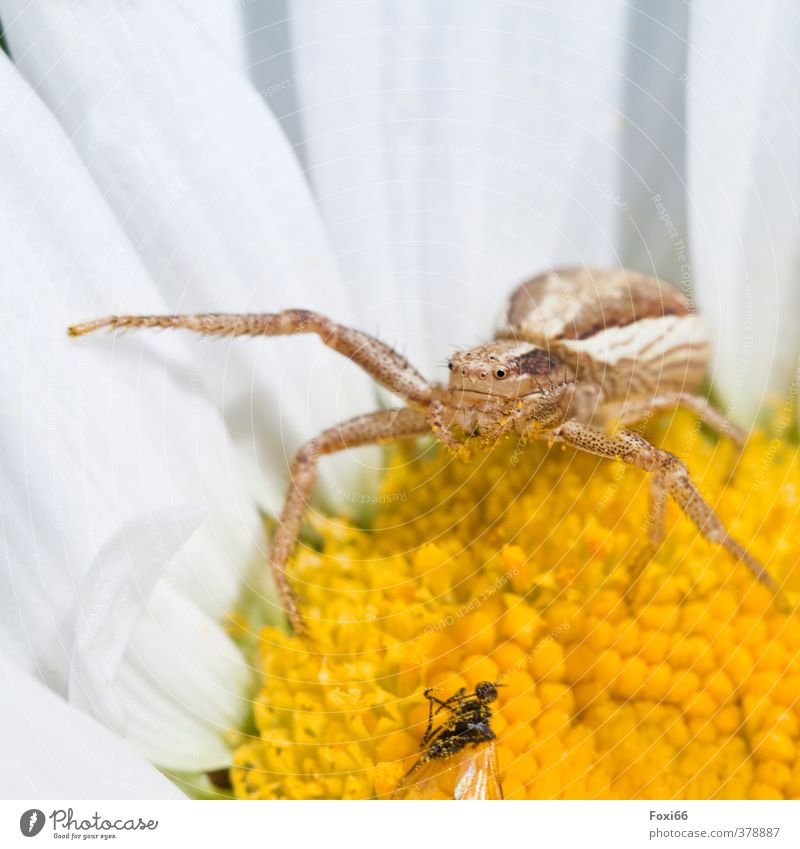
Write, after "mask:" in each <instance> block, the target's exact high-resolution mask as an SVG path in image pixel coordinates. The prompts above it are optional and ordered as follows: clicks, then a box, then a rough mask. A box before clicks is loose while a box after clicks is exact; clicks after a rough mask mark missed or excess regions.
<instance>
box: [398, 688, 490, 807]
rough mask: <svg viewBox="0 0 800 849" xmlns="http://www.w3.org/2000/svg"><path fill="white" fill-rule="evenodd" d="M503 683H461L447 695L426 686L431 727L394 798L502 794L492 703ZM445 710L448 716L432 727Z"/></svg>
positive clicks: (474, 797)
mask: <svg viewBox="0 0 800 849" xmlns="http://www.w3.org/2000/svg"><path fill="white" fill-rule="evenodd" d="M500 686H502V685H501V684H496V683H492V682H491V681H481V683H480V684H478V686H477V687H475V692H474V693H468V692H467V690H466V688H465V687H462V688H461V689H460V690H459V691H458V692H457V693H455V694H454V695H452V696H450V698H449V699H444V700H442V699H439V698H437V697H436V696H435V695H433V694H434V693H435V692H436V691H435V690H434V689H428V690H425V698H426V699H427V700H428V703H429V710H428V727H427V728H426V730H425V734H424V735H423V737H422V743H421V748H422V755H421V756H420V758H419V759H418V760H417V762H416V763H415V764H414V766H412V767H411V769H410V770H409V771H408V772H407V773H406V774H405V775H404V776H403V777H402V778H401V779H400V782H399V784H398V785H397V789H396V790H395V791H394V793H393V794H392V798H393V799H436V798H438V799H445V798H446V799H459V800H463V799H502V798H503V788H502V787H501V785H500V777H499V774H498V767H497V752H496V751H495V746H494V740H495V733H494V731H492V728H491V719H492V708H491V703H492V702H494V701H496V700H497V688H498V687H500ZM443 711H446V716H445V718H444V719H443V721H442V722H440V723H439V724H438V725H436V726H435V727H434V721H435V719H436V717H438V716H439V715H440V714H441V713H442V712H443Z"/></svg>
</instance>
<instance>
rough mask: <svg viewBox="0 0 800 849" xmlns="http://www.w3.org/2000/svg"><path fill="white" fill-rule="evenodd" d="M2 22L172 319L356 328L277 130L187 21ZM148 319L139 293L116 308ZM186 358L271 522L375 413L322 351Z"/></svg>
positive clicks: (295, 348)
mask: <svg viewBox="0 0 800 849" xmlns="http://www.w3.org/2000/svg"><path fill="white" fill-rule="evenodd" d="M0 14H2V15H3V20H4V22H6V23H7V38H8V40H9V43H10V45H11V48H12V51H13V53H14V56H15V59H16V61H17V62H18V64H19V67H20V69H21V70H22V72H23V73H24V74H25V75H26V76H27V78H28V79H29V80H30V81H31V82H32V84H33V85H34V86H35V87H36V90H37V92H38V93H39V94H40V95H41V97H42V98H44V100H45V101H46V102H47V103H48V104H49V105H50V107H51V108H52V109H53V111H54V113H55V114H56V115H57V117H58V119H59V120H60V121H61V123H62V125H63V126H64V128H65V129H66V131H67V134H68V135H69V136H70V138H71V139H72V141H73V144H74V145H75V148H76V150H77V151H78V152H79V154H80V155H81V156H82V157H83V159H84V161H85V163H86V165H87V167H88V169H89V170H90V172H91V174H92V176H93V177H94V179H95V180H96V182H97V184H98V185H99V186H100V188H101V190H102V192H103V194H104V196H105V197H106V198H107V200H108V202H109V204H110V205H111V206H112V208H113V209H114V210H115V211H116V213H117V216H118V218H119V220H120V222H121V223H122V226H123V227H124V228H125V229H126V231H127V232H128V234H129V236H130V238H131V241H132V242H133V244H134V245H135V246H136V247H137V249H138V250H139V252H140V255H141V257H142V260H143V262H144V263H145V264H146V266H147V268H148V269H149V270H150V272H151V275H152V277H153V279H155V280H157V281H158V285H159V289H160V291H161V292H162V294H163V295H164V297H165V299H166V300H167V302H168V304H169V306H170V308H171V309H175V310H181V311H195V310H214V311H239V310H244V311H259V312H268V311H272V310H275V309H279V308H282V307H286V306H306V307H308V306H313V307H314V308H316V309H318V310H320V311H323V312H326V313H329V314H331V315H332V316H334V317H336V318H338V319H340V320H343V321H348V322H352V321H358V320H359V317H358V316H356V315H354V314H353V310H352V309H351V307H350V306H349V297H348V292H347V289H346V287H345V286H343V285H342V281H341V280H340V278H339V276H338V274H337V271H336V269H335V267H334V264H333V262H332V259H331V256H330V253H329V251H328V247H327V242H326V238H325V234H324V232H323V230H322V225H321V223H320V221H319V218H318V216H317V214H316V211H315V209H314V204H313V201H312V199H311V196H310V194H309V192H308V190H307V187H306V184H305V180H304V178H303V175H302V173H301V171H300V169H299V167H298V165H297V162H296V159H295V156H294V153H293V151H292V150H291V148H290V147H289V145H288V144H287V142H286V139H285V137H284V135H283V133H282V132H281V130H280V127H279V125H278V123H277V122H276V121H275V119H274V118H273V116H272V115H271V114H270V112H269V110H268V108H267V107H266V105H265V104H264V102H263V100H262V99H261V98H260V97H259V95H258V93H257V92H256V91H255V89H254V88H253V87H252V85H251V84H250V83H249V82H248V81H247V80H246V79H245V78H244V76H243V75H242V74H241V72H240V71H238V70H236V69H235V68H233V67H232V66H231V64H230V63H228V62H226V61H224V60H223V59H222V58H221V57H220V56H219V53H218V51H217V50H216V48H215V45H214V43H213V41H211V40H210V39H209V37H208V34H207V33H206V32H205V29H204V27H203V25H202V24H200V23H199V22H198V20H197V19H196V17H195V16H193V15H189V14H187V13H186V11H185V9H184V8H183V6H182V5H177V6H176V5H175V4H165V3H160V2H157V0H147V2H142V3H137V4H119V5H114V6H111V7H110V6H109V5H108V4H107V3H105V2H102V0H89V2H82V3H80V4H70V5H65V4H63V3H58V2H53V0H33V2H31V0H4V2H3V3H2V4H0ZM144 306H145V305H144V304H143V303H142V301H141V300H140V299H138V298H137V297H135V296H134V297H129V298H127V299H125V300H124V301H122V300H119V301H118V302H117V304H116V305H115V310H116V311H119V310H120V309H127V310H129V311H134V312H138V311H141V310H142V309H143V308H144ZM120 344H122V343H120ZM126 344H127V343H126ZM162 344H167V343H166V342H164V343H162ZM192 350H193V351H195V352H196V356H197V358H198V360H199V359H200V358H201V357H202V366H201V368H200V369H199V371H200V373H201V375H202V379H203V380H204V381H205V382H206V384H207V386H208V387H209V388H210V394H211V396H212V397H213V398H214V399H215V401H219V400H220V399H221V400H222V402H223V404H224V411H225V416H226V420H227V422H228V424H229V426H230V429H231V432H232V434H233V437H234V439H235V440H236V442H237V445H238V446H239V448H240V452H241V456H242V459H243V466H244V468H245V469H246V470H247V471H248V472H249V474H250V476H251V478H252V479H253V482H254V484H255V488H256V492H257V495H258V497H259V499H260V501H261V503H262V504H264V505H265V506H267V507H268V508H269V509H270V510H272V511H273V512H274V511H276V510H277V508H278V506H279V505H280V502H281V500H282V497H283V489H284V480H285V474H286V472H285V470H286V465H287V455H289V456H290V455H291V454H292V453H293V452H294V451H295V450H296V449H297V447H298V446H299V444H300V443H301V442H302V441H303V440H304V439H306V438H308V437H309V436H311V435H313V434H314V433H316V432H318V431H319V430H320V429H321V427H322V426H324V425H333V424H335V423H336V422H337V421H339V420H341V419H343V418H347V417H349V416H352V415H354V414H355V413H359V412H365V411H368V410H369V409H370V408H371V407H372V406H374V391H373V389H372V387H371V385H370V382H369V381H368V380H367V379H366V378H365V377H364V376H363V375H362V374H361V373H360V372H358V370H357V369H356V368H355V367H354V366H352V365H351V364H349V363H342V361H341V359H340V358H338V357H337V356H336V355H335V354H333V353H332V352H329V351H325V350H324V349H322V346H321V345H320V344H319V342H318V341H317V340H316V339H309V338H301V339H294V340H275V339H272V340H266V341H264V340H261V341H256V342H254V341H251V340H241V339H239V340H233V341H232V342H231V341H230V340H225V341H216V342H215V343H214V344H213V345H207V346H205V345H202V343H201V342H199V341H195V342H193V345H192ZM351 465H352V464H351Z"/></svg>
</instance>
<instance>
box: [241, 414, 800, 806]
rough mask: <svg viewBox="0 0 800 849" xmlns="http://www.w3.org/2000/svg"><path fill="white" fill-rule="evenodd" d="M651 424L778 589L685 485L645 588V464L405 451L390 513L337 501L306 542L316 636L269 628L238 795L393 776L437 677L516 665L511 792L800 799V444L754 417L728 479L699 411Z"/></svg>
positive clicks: (333, 792) (306, 602)
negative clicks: (762, 578) (641, 564)
mask: <svg viewBox="0 0 800 849" xmlns="http://www.w3.org/2000/svg"><path fill="white" fill-rule="evenodd" d="M652 436H653V438H654V440H656V441H658V442H660V443H661V444H663V445H664V446H665V447H666V448H668V449H669V450H671V451H673V452H674V453H676V454H678V455H679V456H681V457H682V458H683V459H684V460H686V461H687V463H688V465H689V467H690V469H691V470H692V473H693V475H694V476H695V478H696V480H697V481H698V484H699V486H700V488H701V490H702V491H703V492H704V493H705V494H706V495H707V496H709V497H711V498H712V499H713V506H714V509H715V510H717V511H718V512H719V514H720V515H721V517H722V518H723V520H724V521H725V522H726V524H727V526H728V527H729V528H730V529H731V532H732V533H733V534H734V535H735V536H736V537H737V538H738V539H740V540H742V541H743V542H745V543H746V545H747V546H748V548H749V550H750V551H752V553H753V554H754V555H755V556H756V557H758V558H759V559H760V560H761V562H763V563H764V564H765V565H766V566H767V568H768V569H769V570H770V572H771V574H772V575H773V576H774V577H775V578H776V579H777V580H778V582H779V583H781V584H782V585H783V587H784V593H783V596H782V598H781V599H780V600H779V601H776V599H775V598H774V597H773V595H772V594H771V592H770V591H769V590H768V589H767V588H765V587H764V586H762V585H760V584H758V583H756V582H755V581H754V579H753V577H752V575H751V574H750V573H749V572H748V570H747V569H746V568H745V567H744V566H743V565H742V564H737V563H735V562H734V561H733V560H732V559H731V558H730V557H729V555H727V554H726V553H725V552H724V551H723V550H720V549H718V548H716V547H714V546H712V545H710V544H709V543H707V542H706V541H705V540H704V539H703V538H702V537H701V536H700V534H699V533H698V532H697V529H696V528H695V527H694V526H693V525H692V524H691V523H690V522H689V521H688V520H687V519H685V518H684V517H683V516H682V514H680V513H679V511H678V510H677V509H673V508H672V506H671V507H670V511H669V513H668V528H667V538H666V541H665V542H664V544H663V546H662V547H661V549H660V550H659V552H658V553H657V555H656V557H655V559H654V560H653V562H652V563H650V564H649V566H648V567H647V568H646V569H645V571H644V573H643V575H642V577H641V578H640V580H639V581H638V582H637V583H636V585H635V586H634V587H633V588H631V587H630V586H629V569H628V566H629V564H630V563H631V561H632V560H633V559H634V557H635V552H636V550H637V548H638V547H639V546H640V545H641V544H642V542H643V540H644V539H645V536H646V533H647V530H646V529H647V515H646V514H647V490H648V483H647V479H646V476H645V475H644V474H643V473H641V472H638V471H636V470H630V469H626V468H624V467H622V466H621V465H619V464H617V463H612V462H607V461H601V460H596V459H595V458H592V457H590V456H588V455H585V454H578V453H575V452H572V451H562V450H561V449H557V448H555V449H548V447H547V446H546V445H541V444H539V443H532V444H529V445H527V446H525V447H524V450H522V448H521V446H519V445H515V444H514V443H513V442H509V443H504V444H502V445H500V446H498V447H497V448H496V449H494V450H492V451H491V452H489V453H487V454H480V453H477V452H476V454H475V456H474V460H473V462H472V463H470V464H465V463H463V462H461V461H460V460H456V459H454V458H453V457H451V456H448V455H447V454H446V453H445V452H432V453H431V454H430V456H429V458H428V459H426V460H415V461H413V462H409V458H410V453H409V452H408V451H406V450H404V449H396V450H393V453H392V454H391V455H390V456H391V458H392V463H393V465H392V468H391V469H390V471H389V472H388V473H387V474H386V475H385V478H384V480H383V484H382V490H383V495H382V498H380V499H379V503H380V504H381V505H382V506H381V508H380V511H379V512H378V514H377V517H376V519H375V522H374V527H373V528H372V529H371V530H369V531H362V530H357V529H355V528H353V527H351V526H349V525H348V524H347V523H346V522H344V520H336V521H335V522H334V520H332V519H331V520H328V521H322V520H319V519H318V520H317V526H318V527H317V529H318V530H319V531H320V533H321V537H322V539H323V544H322V550H321V551H316V550H312V549H310V548H308V547H305V546H301V547H299V549H298V554H297V556H296V559H295V562H294V564H293V568H292V579H293V583H294V586H295V587H296V589H297V592H298V595H299V596H300V598H301V600H302V602H303V612H304V614H305V616H306V617H307V620H308V622H309V624H310V632H311V636H312V638H313V648H312V647H311V646H312V643H309V642H307V641H304V640H302V639H300V638H297V637H291V636H287V635H286V634H285V633H283V632H281V631H280V630H277V629H274V628H273V629H264V630H263V631H262V632H261V633H260V635H259V641H258V647H257V650H256V656H255V663H256V664H257V666H258V668H259V669H260V670H261V671H262V675H263V679H262V685H261V689H260V692H259V694H258V696H257V698H256V700H255V702H254V705H253V712H254V720H255V727H256V729H257V732H256V734H254V735H252V736H249V737H247V736H245V735H242V742H241V744H240V745H239V746H238V747H237V749H236V751H235V753H234V767H233V770H232V773H231V775H232V780H233V786H234V792H235V794H236V795H237V796H239V797H243V798H259V799H268V798H296V799H305V798H368V797H388V796H390V795H391V793H392V791H393V790H394V788H395V787H396V785H397V782H398V781H399V779H400V778H401V776H403V774H404V773H405V772H406V771H407V770H408V769H409V767H410V766H411V765H412V764H413V763H414V762H415V760H416V759H417V758H418V757H419V754H420V740H421V738H422V735H423V732H424V730H425V725H426V721H427V710H428V708H427V703H426V700H425V699H424V698H423V695H422V694H423V690H424V689H425V688H426V687H439V688H441V691H442V693H443V694H445V695H451V694H452V693H454V692H455V691H457V690H458V689H459V688H460V687H466V688H468V689H472V688H474V687H475V685H476V684H477V683H478V682H479V681H497V682H501V683H503V684H505V685H506V686H505V687H503V688H501V690H500V691H499V699H498V701H497V702H496V703H495V705H494V707H495V708H496V709H495V711H494V716H493V718H492V728H493V730H494V731H495V733H496V735H497V743H496V745H497V756H498V763H499V767H500V777H501V781H502V784H503V789H504V793H505V796H506V798H512V799H513V798H531V799H559V798H564V799H594V798H622V799H631V798H657V799H665V798H666V799H671V798H674V799H691V798H695V799H698V798H721V799H744V798H756V799H781V798H800V757H798V754H799V753H800V701H799V700H800V654H799V652H800V617H798V615H797V613H795V612H792V609H793V607H794V606H795V604H796V602H797V600H798V595H799V594H798V590H800V568H799V567H798V560H800V543H798V540H800V464H799V463H798V454H797V451H796V449H795V448H794V447H791V446H789V445H786V444H783V443H777V445H776V442H775V440H770V439H768V438H766V437H764V436H760V435H758V434H756V435H754V436H753V437H752V438H751V440H750V442H749V444H748V446H747V449H746V451H745V453H744V455H743V458H742V460H741V461H740V463H739V465H738V468H737V470H736V474H735V477H734V478H733V480H732V481H730V482H726V477H727V474H728V471H729V466H730V460H731V456H732V449H731V448H730V447H729V446H728V445H726V444H724V443H716V442H714V441H710V440H708V439H706V438H705V436H704V435H703V434H702V433H701V432H700V431H699V430H698V427H697V425H696V422H695V421H694V420H693V419H692V418H690V417H689V416H683V415H681V416H677V417H676V418H675V421H674V423H673V425H672V427H671V428H670V430H669V432H668V433H666V434H665V433H662V432H654V433H653V434H652ZM715 494H719V495H718V496H715ZM239 627H240V628H241V627H244V628H246V627H247V625H246V623H242V622H241V620H240V626H239Z"/></svg>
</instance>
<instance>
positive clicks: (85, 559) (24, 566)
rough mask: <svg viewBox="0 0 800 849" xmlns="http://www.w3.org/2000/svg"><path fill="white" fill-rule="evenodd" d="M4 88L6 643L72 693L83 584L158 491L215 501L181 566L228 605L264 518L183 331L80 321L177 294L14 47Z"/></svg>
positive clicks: (4, 64)
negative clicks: (202, 386)
mask: <svg viewBox="0 0 800 849" xmlns="http://www.w3.org/2000/svg"><path fill="white" fill-rule="evenodd" d="M0 104H2V106H3V109H4V114H5V121H4V124H3V128H2V133H0V186H1V187H2V188H0V232H3V233H4V235H5V240H4V250H3V261H2V263H0V281H1V282H2V286H1V287H0V298H1V299H2V310H0V315H1V316H2V318H0V321H2V333H0V385H2V390H3V404H2V405H0V430H2V433H3V440H2V442H1V443H0V458H1V460H2V467H3V472H4V473H3V485H2V489H0V521H1V522H2V531H3V538H4V548H3V551H2V560H0V647H5V648H6V649H8V650H9V651H12V652H13V653H14V654H15V656H16V657H17V658H18V659H19V661H20V663H22V664H23V665H25V666H26V667H27V668H29V669H32V670H35V671H36V672H37V674H38V675H40V676H41V677H42V678H43V679H44V680H45V681H47V682H48V683H49V684H50V685H51V686H53V687H54V688H56V689H57V690H59V692H61V693H64V692H66V684H67V676H68V669H69V660H70V657H71V654H72V647H73V645H72V641H73V626H74V622H75V600H76V596H77V592H78V587H79V586H80V584H81V581H82V579H83V577H84V575H85V573H86V570H87V569H88V567H89V564H90V562H91V560H92V558H93V556H94V554H95V553H96V551H97V550H98V549H99V547H100V545H101V544H102V543H103V542H104V541H105V540H106V539H107V538H108V537H109V535H110V534H111V532H112V530H115V529H118V528H119V527H121V526H122V525H123V524H124V523H125V521H126V520H127V519H128V518H129V517H130V516H132V515H135V514H137V513H140V512H142V511H145V510H147V509H150V508H151V507H152V506H153V505H156V504H170V503H172V504H185V503H199V504H200V505H201V506H203V507H204V508H205V509H206V511H207V514H208V520H207V522H206V523H205V524H204V526H203V528H202V529H201V530H200V531H198V533H197V534H196V535H195V536H194V537H193V538H192V540H190V542H189V543H188V544H187V545H186V546H185V547H184V549H182V551H181V553H180V554H179V556H178V558H177V560H176V562H175V564H174V565H173V567H172V573H173V578H174V580H175V581H176V582H180V583H181V585H182V586H184V587H185V588H187V591H189V592H191V593H192V595H193V598H194V599H195V600H196V601H198V603H201V604H202V605H203V606H204V608H205V609H206V610H207V611H210V612H212V613H213V614H214V615H215V616H216V617H219V616H221V615H223V614H224V613H227V611H228V610H229V608H230V606H231V605H232V603H233V600H234V597H235V595H236V593H237V592H238V591H239V589H240V587H241V584H242V580H243V578H244V575H243V569H244V565H245V562H246V560H247V558H248V556H249V553H250V551H251V550H252V549H253V548H255V547H257V546H259V545H263V543H262V539H261V533H262V531H261V527H260V522H259V518H258V516H257V514H256V512H255V510H254V508H253V506H252V504H251V503H250V501H249V498H248V497H247V494H246V493H245V492H244V487H243V485H242V483H241V481H240V479H239V478H238V473H237V469H236V461H235V458H234V456H233V453H232V449H231V446H230V443H229V441H228V438H227V435H226V432H225V429H224V426H223V424H222V421H221V419H220V417H219V414H218V413H217V412H216V411H215V410H214V409H213V408H212V407H211V406H210V405H209V403H208V402H207V401H206V400H205V399H204V397H203V395H202V394H199V393H198V391H197V389H196V385H195V384H196V377H195V375H196V373H197V371H198V369H199V364H198V363H197V362H196V361H194V360H193V359H192V356H191V354H190V353H189V352H188V349H187V347H186V346H185V345H184V344H183V340H181V339H179V338H172V339H169V340H165V341H166V344H165V345H162V346H161V347H160V348H159V347H157V346H154V345H153V344H152V340H150V339H148V338H146V337H141V338H140V339H138V340H125V344H121V340H112V339H109V338H105V339H103V338H89V339H86V340H82V342H80V341H76V340H74V339H68V338H67V335H66V332H65V328H66V327H67V325H68V324H71V323H73V322H75V321H76V320H80V319H83V318H85V317H87V316H90V315H93V314H95V313H96V312H97V311H102V312H108V311H110V310H111V309H112V308H119V307H120V306H126V305H132V304H134V303H135V304H136V305H137V306H139V307H141V308H144V309H147V310H160V309H163V308H164V307H163V303H162V302H161V300H160V298H159V297H158V294H157V292H156V291H155V288H154V287H153V286H152V284H151V282H150V280H149V279H148V276H147V274H146V273H145V271H144V270H143V269H142V267H141V265H140V263H139V260H138V258H137V255H136V252H135V251H134V250H133V249H132V248H131V246H130V244H129V243H128V242H127V240H126V238H125V236H124V234H122V233H121V231H120V229H119V227H118V225H117V223H116V221H115V219H114V217H113V215H111V214H110V213H109V212H108V209H107V207H106V206H105V204H104V202H103V200H102V198H101V197H100V196H99V194H98V192H97V190H96V187H95V186H94V184H93V183H92V182H91V180H89V179H88V178H87V177H86V175H85V172H84V171H83V169H82V166H81V163H80V160H79V159H78V157H77V156H76V155H75V153H74V150H73V149H72V147H71V146H70V145H69V144H68V143H66V141H65V139H64V137H63V134H62V132H61V130H60V128H59V126H58V124H57V123H56V122H55V121H54V120H53V118H52V117H51V116H49V115H48V114H47V113H46V110H45V108H44V107H43V106H42V103H41V101H40V100H39V99H38V98H37V97H36V96H35V95H34V94H33V93H32V92H31V91H30V90H29V89H28V87H27V86H26V85H25V83H24V82H23V81H22V79H21V78H20V77H19V75H18V74H17V73H16V72H15V71H14V69H13V68H12V67H11V65H10V64H9V62H8V60H7V59H6V57H5V56H3V55H0ZM195 353H196V352H195Z"/></svg>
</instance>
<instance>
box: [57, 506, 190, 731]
mask: <svg viewBox="0 0 800 849" xmlns="http://www.w3.org/2000/svg"><path fill="white" fill-rule="evenodd" d="M202 518H203V517H202V513H201V512H200V511H198V510H197V509H196V508H181V507H177V506H176V507H174V508H164V509H161V510H153V511H148V512H147V513H145V514H143V515H141V516H136V517H135V518H133V519H131V520H130V521H129V522H127V523H126V525H125V527H124V528H122V529H121V530H120V531H119V532H118V533H116V534H115V535H114V536H113V537H112V538H111V539H110V540H109V541H108V542H107V543H106V544H105V545H104V546H103V547H102V549H101V550H100V551H99V552H98V554H97V557H95V559H94V561H93V562H92V565H91V567H90V568H89V571H88V573H87V574H86V576H85V578H84V579H83V581H82V582H81V585H80V586H79V588H78V610H77V616H76V624H75V643H74V646H73V649H72V663H71V666H70V680H69V698H70V701H71V702H72V703H73V704H75V705H77V706H78V707H80V708H82V709H83V710H85V711H86V712H87V713H88V714H91V715H92V716H94V717H95V718H96V719H99V720H101V721H102V722H104V723H105V724H106V725H108V726H109V727H112V728H114V729H115V730H116V731H117V733H119V734H122V733H123V732H124V731H125V722H126V717H125V708H124V707H123V705H122V704H121V703H120V698H119V694H118V693H117V692H116V691H115V689H114V677H115V676H116V674H117V669H118V667H119V664H120V660H121V659H122V656H123V654H124V652H125V649H126V648H127V646H128V642H129V641H130V637H131V632H132V631H133V629H134V627H135V626H136V625H137V623H138V622H139V620H140V619H141V617H142V613H143V611H144V608H145V605H146V604H147V600H148V598H149V597H150V595H151V594H152V592H153V589H154V588H155V586H156V582H157V581H158V580H159V578H161V576H162V574H163V572H164V569H165V568H166V566H167V563H168V562H169V561H170V560H171V559H172V558H173V557H174V556H175V554H176V553H177V552H178V551H179V550H180V548H181V547H182V546H183V545H184V544H185V542H186V541H187V540H188V539H189V537H191V535H192V533H193V532H194V531H195V530H197V527H198V526H199V525H200V523H201V521H202Z"/></svg>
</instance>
